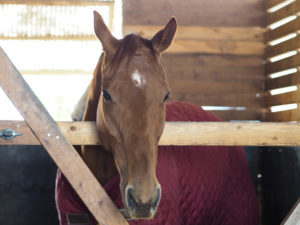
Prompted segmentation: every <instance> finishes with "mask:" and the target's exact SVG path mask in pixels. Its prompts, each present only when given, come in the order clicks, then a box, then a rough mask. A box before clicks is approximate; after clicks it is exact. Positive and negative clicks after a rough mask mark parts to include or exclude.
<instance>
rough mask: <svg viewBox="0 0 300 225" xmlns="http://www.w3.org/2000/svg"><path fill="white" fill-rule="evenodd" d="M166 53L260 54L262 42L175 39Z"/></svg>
mask: <svg viewBox="0 0 300 225" xmlns="http://www.w3.org/2000/svg"><path fill="white" fill-rule="evenodd" d="M167 52H168V53H198V52H201V53H213V54H232V55H262V54H263V53H264V44H263V43H261V42H253V41H252V42H249V41H226V40H225V41H214V40H213V41H210V40H207V41H197V40H175V41H174V42H173V44H172V45H171V46H170V47H169V48H168V49H167Z"/></svg>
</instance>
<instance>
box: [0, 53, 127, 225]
mask: <svg viewBox="0 0 300 225" xmlns="http://www.w3.org/2000/svg"><path fill="white" fill-rule="evenodd" d="M0 84H1V86H2V88H3V90H4V91H5V93H6V94H7V95H8V97H9V98H10V99H11V101H12V102H13V103H14V105H15V106H16V107H17V109H18V110H19V112H20V114H21V115H22V116H23V118H24V120H25V122H26V123H27V125H28V127H29V128H30V129H31V130H32V132H33V133H34V134H35V136H36V137H37V139H38V140H39V141H40V142H41V144H42V145H43V146H44V148H45V149H46V150H47V152H48V153H49V155H50V156H51V157H52V159H53V160H54V161H55V163H56V164H57V166H58V167H59V168H60V169H61V170H62V172H63V173H64V175H65V176H66V177H67V179H68V180H69V182H70V184H71V185H72V186H73V188H74V189H75V190H76V192H77V193H78V195H79V196H80V197H81V199H82V200H83V202H84V203H85V204H86V206H87V207H88V208H89V210H90V212H91V213H92V214H93V215H94V216H95V218H96V219H97V221H98V222H99V223H100V224H102V225H120V224H124V225H125V224H128V223H127V222H126V220H125V219H124V217H123V216H122V215H121V214H120V213H119V210H118V209H117V208H116V206H115V205H114V204H113V202H112V201H111V199H110V198H109V197H108V195H107V194H106V193H105V191H104V189H103V188H102V187H101V185H100V184H99V183H98V181H97V180H96V178H95V177H94V176H93V174H92V173H91V172H90V170H89V169H88V167H87V166H86V165H85V163H84V162H83V160H82V159H81V157H80V156H79V154H78V153H77V152H76V150H75V149H74V148H73V146H72V145H71V144H70V143H69V142H68V141H67V140H66V139H65V138H64V136H63V135H62V134H61V131H60V129H59V127H58V126H57V124H56V123H55V121H54V120H53V119H52V117H51V116H50V114H49V113H48V112H47V110H46V109H45V107H44V106H43V105H42V103H41V102H40V101H39V99H38V98H37V97H36V96H35V94H34V93H33V91H32V90H31V89H30V87H29V86H28V84H27V83H26V82H25V81H24V79H23V77H22V76H21V75H20V73H19V72H18V70H17V69H16V68H15V67H14V65H13V64H12V62H11V61H10V59H9V58H8V57H7V55H6V54H5V52H4V51H3V50H2V49H1V48H0Z"/></svg>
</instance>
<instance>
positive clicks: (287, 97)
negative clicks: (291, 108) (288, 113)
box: [265, 90, 300, 107]
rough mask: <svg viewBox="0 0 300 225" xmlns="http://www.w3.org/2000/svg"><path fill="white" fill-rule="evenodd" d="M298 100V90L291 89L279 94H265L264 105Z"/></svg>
mask: <svg viewBox="0 0 300 225" xmlns="http://www.w3.org/2000/svg"><path fill="white" fill-rule="evenodd" d="M298 102H300V91H299V90H297V91H292V92H288V93H284V94H280V95H273V96H266V97H265V104H266V107H270V106H275V105H285V104H291V103H298Z"/></svg>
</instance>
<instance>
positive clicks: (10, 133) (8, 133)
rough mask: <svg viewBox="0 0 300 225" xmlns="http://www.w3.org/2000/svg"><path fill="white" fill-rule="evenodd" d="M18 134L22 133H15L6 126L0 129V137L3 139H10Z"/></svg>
mask: <svg viewBox="0 0 300 225" xmlns="http://www.w3.org/2000/svg"><path fill="white" fill-rule="evenodd" d="M20 135H22V133H17V132H16V131H14V130H12V129H10V128H6V129H4V130H1V131H0V137H1V138H3V139H5V140H11V139H13V138H14V137H17V136H20Z"/></svg>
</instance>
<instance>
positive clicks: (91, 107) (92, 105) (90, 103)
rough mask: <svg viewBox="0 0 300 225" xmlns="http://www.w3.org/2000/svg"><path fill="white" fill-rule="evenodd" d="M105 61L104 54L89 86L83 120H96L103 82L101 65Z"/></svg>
mask: <svg viewBox="0 0 300 225" xmlns="http://www.w3.org/2000/svg"><path fill="white" fill-rule="evenodd" d="M103 61H104V56H103V54H102V55H101V57H100V59H99V61H98V64H97V66H96V69H95V71H94V76H93V79H92V82H91V84H90V87H89V92H88V99H87V103H86V107H85V111H84V115H83V119H82V120H83V121H96V112H97V107H98V102H99V98H100V91H101V83H102V74H101V67H102V63H103Z"/></svg>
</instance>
